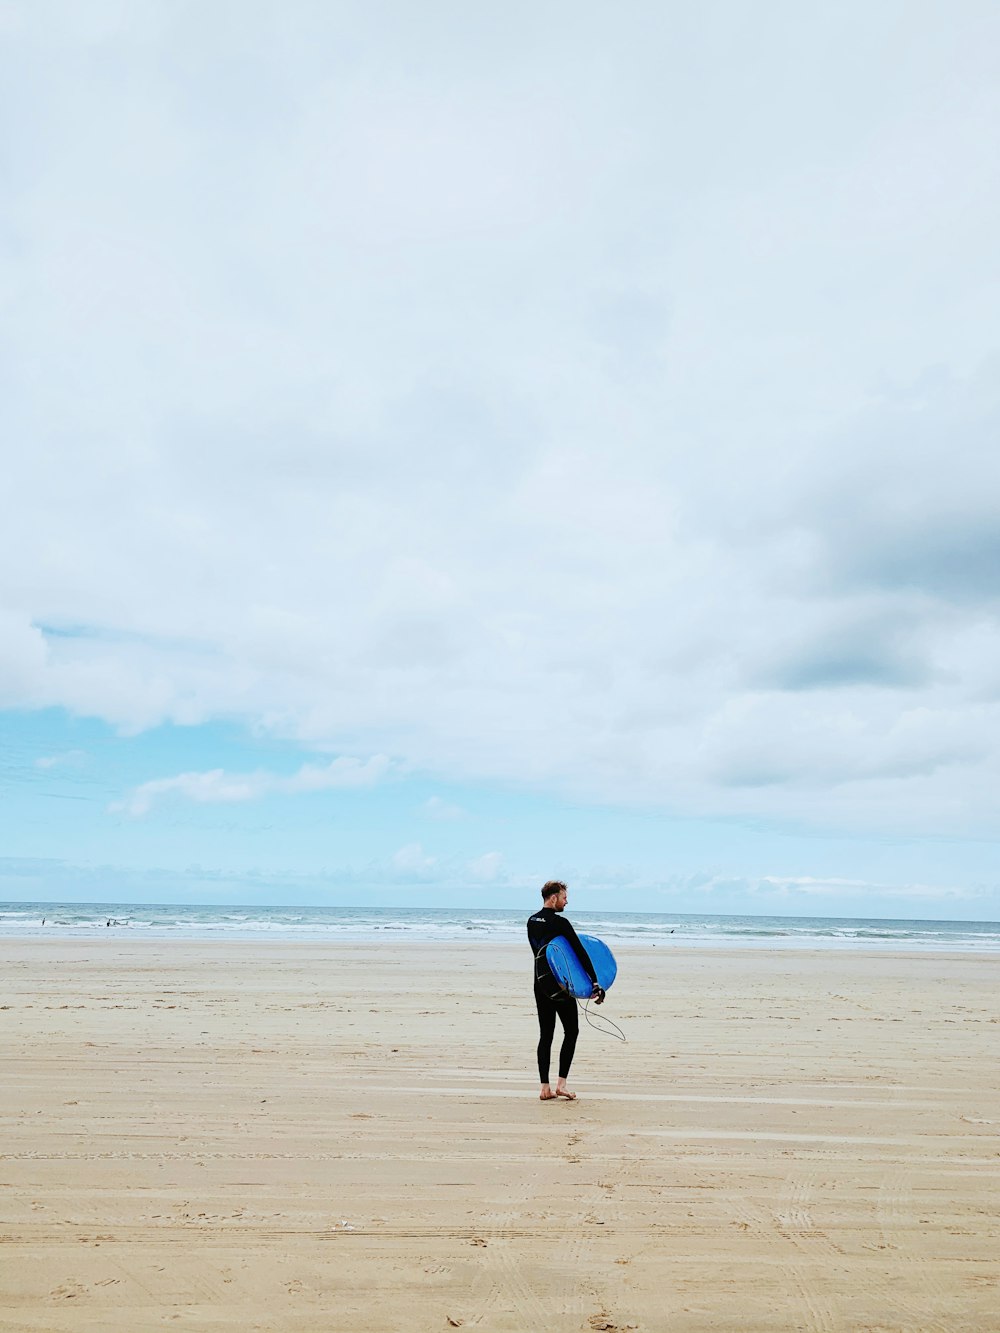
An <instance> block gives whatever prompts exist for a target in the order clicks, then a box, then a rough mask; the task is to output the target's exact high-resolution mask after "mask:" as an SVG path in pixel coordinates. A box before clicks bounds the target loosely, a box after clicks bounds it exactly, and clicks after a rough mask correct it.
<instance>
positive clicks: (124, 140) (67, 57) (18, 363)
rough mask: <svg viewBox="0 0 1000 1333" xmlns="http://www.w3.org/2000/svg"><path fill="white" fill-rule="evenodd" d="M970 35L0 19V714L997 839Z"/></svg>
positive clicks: (232, 785)
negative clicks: (262, 735) (6, 492)
mask: <svg viewBox="0 0 1000 1333" xmlns="http://www.w3.org/2000/svg"><path fill="white" fill-rule="evenodd" d="M8 8H10V7H8ZM973 8H974V10H975V13H974V14H970V15H968V16H965V15H963V16H961V17H959V18H958V19H955V17H954V16H953V15H950V14H949V15H940V16H935V15H934V14H932V13H924V14H922V15H921V17H920V19H919V22H916V23H914V24H913V25H912V26H911V28H910V30H909V32H908V37H907V43H906V52H905V59H895V58H892V56H891V53H892V52H893V51H894V50H895V46H894V43H897V42H898V35H897V32H896V29H895V27H894V22H895V20H894V19H893V18H892V16H891V15H890V13H889V11H888V10H885V11H882V10H880V9H879V8H878V7H875V9H871V8H869V9H868V10H865V11H864V12H862V11H861V10H858V9H854V10H850V11H843V12H841V11H840V10H837V11H836V12H835V11H834V10H832V9H831V10H830V11H829V12H825V11H824V12H821V11H820V10H818V9H815V8H814V9H812V10H810V9H808V8H803V7H801V6H794V5H791V4H778V5H777V6H774V7H770V8H769V9H768V13H767V15H766V17H765V18H763V19H762V18H761V16H760V15H754V16H753V17H749V16H747V17H743V16H741V15H740V13H739V12H738V11H737V10H735V9H732V10H729V11H727V19H726V22H725V23H721V24H720V23H717V22H716V21H715V20H714V19H712V18H710V17H709V16H707V15H699V14H698V13H693V11H692V14H687V13H684V14H682V12H681V10H679V9H677V8H676V7H674V8H671V7H669V6H667V7H663V6H662V5H653V4H649V5H645V4H639V5H637V6H634V7H631V8H630V10H629V16H628V18H627V20H626V21H624V22H622V23H616V24H614V25H610V24H608V22H607V20H606V15H605V11H604V10H603V8H602V7H600V6H596V5H595V6H588V5H583V6H579V5H576V6H572V7H570V6H568V5H567V6H563V5H560V4H556V5H554V6H552V7H543V10H542V11H541V12H539V11H537V8H536V9H535V10H531V11H528V10H527V9H519V8H518V7H517V6H515V8H514V11H512V12H511V13H507V12H506V11H505V17H504V21H503V22H502V23H499V22H497V21H496V20H495V19H494V18H493V17H491V15H490V14H489V13H487V12H486V10H484V9H479V10H477V9H476V7H471V8H470V9H469V11H468V12H467V13H465V12H463V14H461V15H460V14H459V13H458V12H457V11H455V10H451V11H449V12H448V14H447V16H446V15H445V11H440V12H438V13H436V14H435V15H432V16H430V17H429V18H428V16H427V15H425V14H421V16H420V18H419V20H418V19H416V18H414V17H413V13H414V11H412V9H411V7H408V6H405V5H399V6H391V9H392V12H393V16H394V21H393V23H392V24H390V25H388V26H387V25H385V24H384V23H383V22H382V21H381V20H376V19H375V18H374V17H372V15H370V14H369V13H368V11H366V10H365V9H364V7H360V8H351V7H348V8H347V9H343V8H337V9H336V12H334V11H333V10H329V11H328V10H327V9H325V8H324V7H322V6H320V7H308V6H307V7H305V8H304V9H299V10H297V11H296V15H295V17H294V19H293V20H292V21H291V22H288V23H285V22H281V23H277V22H276V21H275V20H274V18H273V16H271V15H270V13H269V12H268V11H267V9H266V7H265V8H264V9H261V8H259V7H251V8H250V9H249V11H247V14H243V13H242V11H241V16H240V21H239V23H238V24H235V20H233V19H232V17H231V14H230V11H229V10H227V9H225V8H220V9H218V10H213V11H211V12H199V13H198V14H197V15H196V16H195V15H194V13H193V11H191V13H190V14H189V13H188V11H178V12H177V13H176V14H174V13H172V12H171V13H167V12H166V11H164V10H161V9H160V8H158V7H157V6H151V7H145V8H144V7H142V6H139V7H138V8H137V7H134V6H133V7H127V11H126V9H118V8H116V7H114V6H110V7H107V8H106V9H105V8H101V7H97V9H96V10H95V9H93V7H91V10H88V13H87V14H83V15H82V16H81V11H80V10H79V8H78V7H76V6H73V5H64V6H58V5H57V6H56V9H57V11H58V12H59V13H60V15H61V16H62V18H63V19H64V20H65V22H63V23H61V24H53V23H52V22H50V21H48V20H43V19H40V18H38V17H37V13H36V11H35V7H34V6H32V5H27V4H25V5H21V6H14V7H13V9H14V11H15V12H16V14H17V16H18V17H17V19H16V21H15V20H13V19H12V20H11V21H10V24H9V27H8V31H7V37H8V38H9V40H8V41H7V42H6V43H5V51H6V53H5V54H4V55H3V56H2V57H0V59H2V61H3V64H2V65H0V77H2V80H3V87H4V90H5V91H4V95H5V98H6V104H7V106H8V108H9V110H10V112H11V115H12V116H13V117H14V118H16V119H17V122H18V124H19V125H21V126H22V129H23V133H22V134H21V135H20V137H19V140H18V149H17V152H16V153H15V154H14V156H13V157H12V159H11V161H10V163H9V164H8V171H7V182H8V183H7V187H6V189H7V197H6V198H5V204H6V205H7V207H6V209H5V214H6V216H7V217H8V219H9V225H8V232H7V235H8V236H9V238H10V240H9V241H8V242H6V243H4V248H2V249H0V282H2V283H3V286H4V290H5V291H6V292H8V294H9V296H8V299H7V300H6V301H5V303H4V308H5V314H4V316H3V317H2V318H3V320H4V321H5V325H4V327H3V328H2V329H0V334H3V335H4V342H5V345H8V346H9V347H10V348H12V349H14V350H12V352H11V357H12V360H11V362H10V365H9V367H8V376H7V383H8V391H7V392H5V393H4V395H3V400H2V402H3V405H2V409H0V411H2V414H3V415H2V420H0V429H2V431H3V436H4V438H5V439H7V440H9V441H11V442H12V447H11V449H10V458H9V459H8V460H7V465H6V479H7V481H8V485H9V487H10V489H11V493H12V494H14V495H16V496H18V497H19V500H18V503H17V504H16V505H14V504H12V505H10V506H9V507H8V510H7V511H6V512H5V514H4V522H3V524H2V525H0V705H5V706H10V707H18V708H46V707H50V706H54V705H59V706H63V707H66V708H68V709H70V710H71V711H73V712H76V713H81V714H91V715H97V716H100V717H103V718H106V719H108V720H109V721H111V722H112V723H114V724H115V725H117V726H120V727H121V728H123V729H125V730H141V729H143V728H146V727H150V726H153V725H155V724H157V723H159V722H161V721H164V720H170V721H174V722H177V723H182V724H186V725H189V724H195V723H198V722H200V721H203V720H207V719H213V718H219V717H225V718H228V719H233V718H236V719H240V720H243V721H245V722H247V723H248V724H249V725H250V726H253V727H256V728H259V729H261V730H263V731H265V732H270V733H273V734H276V735H280V736H284V737H292V738H294V739H296V740H298V741H301V742H302V743H303V744H304V745H308V746H310V747H313V748H315V749H320V750H322V749H327V750H332V751H336V752H338V753H339V752H343V751H344V750H353V751H356V752H358V753H371V752H374V751H376V750H378V751H385V752H387V753H391V754H393V755H394V756H398V757H399V760H400V763H401V764H402V765H403V766H406V767H409V768H410V769H413V768H416V769H421V770H424V771H429V772H431V773H433V774H435V775H436V776H437V777H439V778H440V779H441V780H442V781H461V780H465V779H469V778H478V779H487V780H500V781H502V782H504V783H510V784H520V783H526V784H529V785H534V784H544V785H545V786H547V787H550V788H558V789H559V790H561V791H564V792H568V793H570V794H574V795H582V796H585V797H588V798H596V799H600V800H605V801H610V802H628V801H638V802H641V803H643V804H654V805H657V806H660V807H668V808H672V809H675V810H680V811H690V812H693V813H712V814H729V815H736V816H748V817H754V818H760V817H764V818H770V819H792V820H796V821H807V822H811V823H832V824H836V825H838V826H842V827H843V826H847V827H852V828H880V829H907V830H914V831H918V832H925V831H937V832H962V831H970V830H972V831H980V832H981V831H984V830H990V829H992V828H995V821H996V801H995V797H994V795H993V793H994V792H996V791H997V790H998V782H1000V739H998V738H1000V625H998V607H1000V585H998V580H997V570H998V569H1000V549H998V546H997V541H996V537H995V526H994V522H993V516H992V511H991V509H990V497H991V496H992V495H993V494H995V492H996V489H997V486H998V485H1000V455H998V454H997V451H996V449H995V440H996V428H997V424H998V418H1000V361H998V359H997V358H998V355H1000V340H998V337H997V333H996V324H995V310H996V304H997V293H998V285H1000V269H998V259H997V249H996V244H995V236H996V234H997V230H998V226H1000V216H998V214H1000V189H998V187H997V183H996V174H995V172H994V171H993V170H992V166H993V163H992V158H991V156H990V152H991V143H992V139H991V135H990V133H989V129H990V127H991V126H992V125H993V124H995V123H996V119H997V117H998V115H1000V90H998V87H997V84H996V81H995V79H994V77H993V71H992V67H991V66H990V63H989V58H988V53H989V52H990V51H991V50H993V49H994V48H995V45H996V40H997V39H998V38H1000V17H998V15H997V13H996V11H995V10H992V9H990V8H988V7H976V6H973ZM192 25H196V29H195V27H194V26H192ZM529 27H530V33H531V40H530V41H528V40H525V36H526V33H527V31H528V29H529ZM54 32H55V33H58V34H59V35H58V36H57V37H54V36H53V35H52V34H53V33H54ZM95 49H99V50H100V51H101V53H102V59H103V60H105V61H106V62H107V65H108V68H109V69H118V70H121V69H128V70H130V71H131V75H130V78H129V79H128V80H119V79H117V78H112V77H109V78H108V79H103V78H102V79H99V80H98V79H95V77H94V67H93V58H94V57H93V51H94V50H95ZM790 50H794V51H795V52H796V53H797V55H796V58H795V59H789V55H788V53H789V51H790ZM234 51H235V53H236V54H235V56H234V55H233V52H234ZM810 51H822V52H823V60H822V62H820V61H818V60H812V59H810V58H808V57H805V56H803V55H802V53H803V52H810ZM887 52H888V53H890V54H886V53H887ZM876 53H881V54H876ZM230 57H232V58H230ZM331 69H334V70H335V73H331ZM750 70H752V71H753V75H754V78H753V83H754V95H753V97H747V96H746V87H747V82H746V81H747V77H748V71H750ZM845 86H850V87H851V89H852V96H851V98H850V99H847V100H846V101H845V99H844V98H843V97H842V96H841V95H840V94H841V92H842V89H843V87H845ZM219 349H223V351H222V352H221V353H220V350H219ZM41 626H45V627H47V628H46V632H44V633H43V631H42V629H41V628H40V627H41ZM280 781H283V782H287V781H289V780H285V779H282V780H280ZM297 781H298V783H299V785H298V786H285V787H282V786H281V785H276V783H278V782H279V780H277V779H273V780H272V779H271V778H269V777H267V776H266V775H262V774H249V775H227V774H226V773H224V772H212V773H185V774H179V775H176V776H174V777H167V778H161V779H156V780H154V781H153V782H152V783H147V784H143V786H142V787H140V788H137V790H136V792H134V793H133V794H132V796H131V797H130V798H129V800H128V801H127V802H125V803H124V805H125V807H126V808H129V809H133V811H134V812H140V813H141V812H142V811H143V810H146V809H148V808H150V806H151V804H152V803H153V802H155V801H158V800H161V799H165V798H167V797H168V796H170V795H173V796H180V797H185V798H188V799H193V800H200V801H212V800H217V801H235V800H249V799H253V798H254V797H255V796H257V795H259V794H261V793H262V792H264V791H276V790H288V791H294V790H311V789H312V790H314V789H317V788H318V787H322V786H324V785H328V784H327V781H326V778H325V776H324V773H323V770H322V769H319V770H313V769H309V770H308V771H307V770H306V769H303V770H302V771H301V773H300V774H299V775H298V778H297ZM136 807H137V808H138V809H137V811H136ZM426 813H428V814H429V815H431V817H434V816H433V814H432V812H431V811H429V810H428V811H426ZM438 817H440V816H438Z"/></svg>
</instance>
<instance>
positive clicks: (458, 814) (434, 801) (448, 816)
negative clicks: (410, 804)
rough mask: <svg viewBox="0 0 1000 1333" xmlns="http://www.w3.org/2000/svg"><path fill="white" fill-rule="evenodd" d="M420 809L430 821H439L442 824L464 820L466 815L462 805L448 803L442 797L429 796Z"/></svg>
mask: <svg viewBox="0 0 1000 1333" xmlns="http://www.w3.org/2000/svg"><path fill="white" fill-rule="evenodd" d="M420 809H421V812H422V813H423V814H424V815H426V817H427V818H428V819H433V820H437V821H438V822H440V823H450V822H451V821H452V820H455V819H462V818H463V817H464V815H465V811H464V810H463V809H462V807H461V806H460V805H455V804H454V803H453V802H451V801H446V800H444V799H443V798H442V797H440V796H429V797H428V798H427V800H426V801H424V803H423V805H422V806H421V807H420Z"/></svg>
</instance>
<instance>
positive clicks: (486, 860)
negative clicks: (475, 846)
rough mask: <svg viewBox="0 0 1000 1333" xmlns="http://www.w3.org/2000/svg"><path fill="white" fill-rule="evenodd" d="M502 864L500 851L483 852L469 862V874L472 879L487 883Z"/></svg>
mask: <svg viewBox="0 0 1000 1333" xmlns="http://www.w3.org/2000/svg"><path fill="white" fill-rule="evenodd" d="M502 865H503V853H502V852H485V853H484V854H483V855H482V856H477V857H476V859H475V860H474V861H470V862H469V874H470V875H471V876H472V878H473V879H478V880H481V881H482V882H483V883H486V884H489V883H492V881H493V880H495V879H496V877H497V875H498V874H499V872H500V867H501V866H502Z"/></svg>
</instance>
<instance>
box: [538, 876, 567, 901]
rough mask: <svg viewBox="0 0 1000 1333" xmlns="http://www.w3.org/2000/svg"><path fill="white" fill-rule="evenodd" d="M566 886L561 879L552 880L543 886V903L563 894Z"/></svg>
mask: <svg viewBox="0 0 1000 1333" xmlns="http://www.w3.org/2000/svg"><path fill="white" fill-rule="evenodd" d="M565 888H566V885H565V884H564V883H563V882H562V880H561V879H550V880H549V882H548V883H547V884H543V885H542V902H543V903H544V902H545V901H546V899H548V898H554V897H555V895H556V894H557V893H562V892H563V891H564V890H565Z"/></svg>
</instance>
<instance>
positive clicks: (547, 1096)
mask: <svg viewBox="0 0 1000 1333" xmlns="http://www.w3.org/2000/svg"><path fill="white" fill-rule="evenodd" d="M555 1099H556V1094H555V1093H554V1092H553V1091H552V1089H551V1088H550V1087H549V1085H548V1084H547V1083H543V1084H542V1090H541V1092H540V1093H539V1094H538V1100H539V1101H540V1102H554V1101H555Z"/></svg>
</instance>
